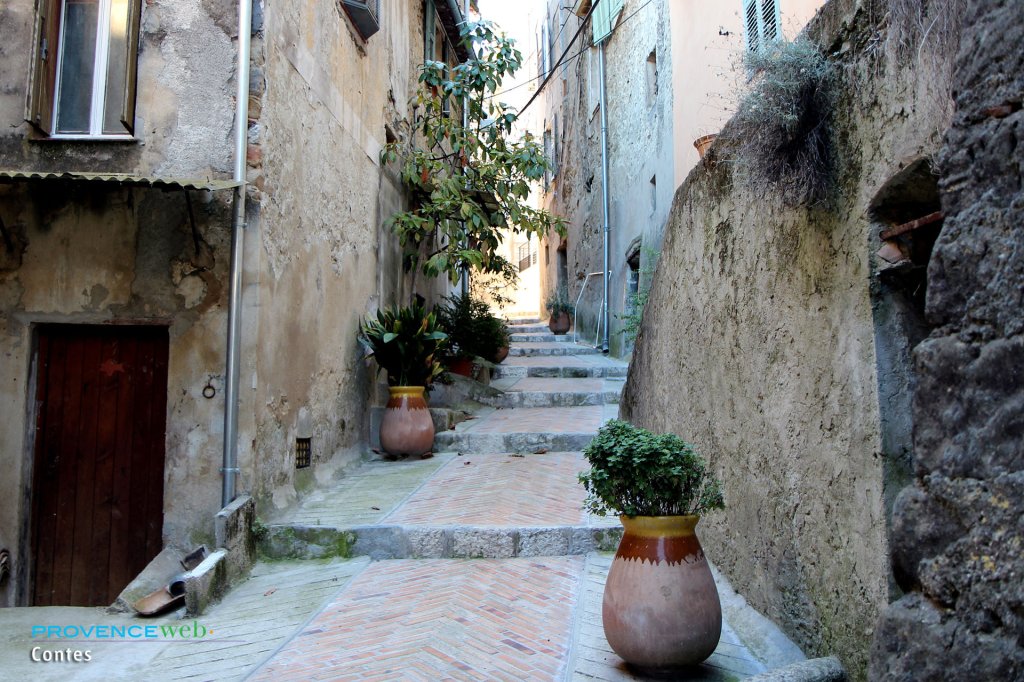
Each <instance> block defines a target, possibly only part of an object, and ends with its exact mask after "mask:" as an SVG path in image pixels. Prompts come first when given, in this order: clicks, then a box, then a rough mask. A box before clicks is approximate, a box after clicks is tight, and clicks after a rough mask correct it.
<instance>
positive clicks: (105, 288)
mask: <svg viewBox="0 0 1024 682" xmlns="http://www.w3.org/2000/svg"><path fill="white" fill-rule="evenodd" d="M236 14H237V3H236V2H233V1H231V2H229V1H228V0H203V1H200V0H147V2H144V3H143V9H142V35H141V40H140V46H139V58H138V74H139V77H138V97H137V120H136V123H137V125H136V139H134V140H133V141H128V142H123V141H118V142H110V141H107V142H83V141H74V142H71V141H59V140H52V139H51V140H46V139H40V138H39V137H38V136H37V135H36V134H35V132H34V131H33V129H32V128H31V126H30V125H29V124H28V123H26V122H25V121H24V120H23V116H24V113H25V101H26V91H27V86H28V75H29V74H28V72H29V64H30V57H31V47H32V33H33V23H34V19H35V3H34V1H33V0H8V1H7V2H4V3H3V4H2V6H0V84H2V85H0V168H3V169H5V170H6V169H14V170H29V171H58V170H76V171H102V172H111V173H132V174H139V175H163V176H186V177H196V176H211V177H220V178H226V177H229V176H230V171H231V167H232V148H231V137H232V126H233V115H234V71H235V70H234V62H235V54H236V46H237V36H236V33H237V16H236ZM191 196H192V203H193V207H194V214H195V218H196V228H197V231H198V239H199V251H198V252H197V251H196V247H195V242H194V241H193V236H192V230H191V227H190V224H189V219H188V215H187V211H186V204H185V198H184V195H183V194H182V193H181V192H161V191H158V190H149V189H127V188H119V187H115V186H110V185H93V184H89V185H81V184H79V185H74V184H68V183H63V182H60V183H58V182H49V181H48V182H42V183H38V182H32V183H13V184H0V219H2V220H3V221H4V224H5V226H6V227H7V228H8V229H9V230H10V231H11V233H12V234H13V235H15V236H14V242H15V247H16V248H15V249H14V250H13V252H12V250H11V249H9V248H7V247H6V245H2V244H0V393H2V396H0V399H2V401H3V405H4V409H3V412H2V415H0V443H2V444H3V445H2V450H0V467H3V469H4V470H5V471H6V472H10V474H11V475H10V476H7V475H5V476H4V477H3V479H2V482H0V544H2V545H3V546H5V547H9V548H10V549H11V550H12V551H13V552H14V557H13V565H14V567H15V572H16V578H17V579H16V580H15V581H11V582H10V583H8V584H7V585H6V586H5V587H4V588H3V591H2V592H0V605H13V604H15V603H16V602H17V601H18V600H19V598H20V599H22V600H23V599H24V596H23V595H22V596H21V597H19V596H18V595H17V594H16V593H15V592H16V588H19V587H20V588H21V589H24V588H25V586H26V585H25V580H26V571H27V566H26V561H25V560H24V559H25V557H24V556H23V554H22V552H23V550H24V549H25V544H24V543H25V542H27V539H28V532H29V531H28V529H29V527H30V526H29V522H30V518H29V514H30V510H31V505H30V498H29V494H30V492H31V491H30V486H29V482H30V481H31V477H30V471H31V463H32V443H31V442H30V439H29V438H28V434H30V433H31V431H30V427H29V422H28V419H29V416H30V415H29V412H30V405H31V400H32V397H33V396H34V390H35V387H34V386H33V385H32V377H31V374H30V371H31V364H32V361H33V353H34V336H33V325H34V324H36V323H41V322H57V323H97V322H111V321H120V322H124V321H133V322H137V323H142V324H145V323H154V322H159V323H162V324H166V323H168V322H169V323H170V366H169V389H168V390H169V396H168V397H169V400H168V408H167V438H166V478H165V489H164V500H165V502H164V540H165V542H167V543H170V544H176V545H181V546H184V545H187V544H189V543H192V542H204V541H205V542H212V540H213V514H214V513H215V512H216V511H217V510H218V509H219V508H220V480H221V477H220V471H219V468H220V453H221V447H222V440H221V439H222V431H223V410H224V402H223V377H222V375H223V372H224V345H225V342H224V331H225V329H226V324H227V323H226V316H225V311H226V294H227V291H226V290H227V263H228V254H227V242H228V241H229V236H228V235H229V234H230V212H229V210H228V204H229V202H230V195H227V194H221V195H216V196H214V195H212V194H210V193H206V192H192V193H191ZM210 377H213V379H212V384H213V385H214V386H215V388H216V389H217V395H216V397H215V398H214V399H206V398H203V397H202V395H201V392H202V389H203V387H204V386H205V385H206V383H207V381H208V380H210ZM19 582H20V585H19V584H18V583H19Z"/></svg>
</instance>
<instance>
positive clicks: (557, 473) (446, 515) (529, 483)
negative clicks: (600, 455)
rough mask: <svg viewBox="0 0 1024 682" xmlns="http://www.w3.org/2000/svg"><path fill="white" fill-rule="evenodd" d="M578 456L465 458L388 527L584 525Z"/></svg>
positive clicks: (405, 507) (434, 479)
mask: <svg viewBox="0 0 1024 682" xmlns="http://www.w3.org/2000/svg"><path fill="white" fill-rule="evenodd" d="M585 468H586V460H584V459H583V456H582V455H581V454H579V453H575V452H570V453H548V454H545V455H528V456H525V457H512V456H509V455H504V454H499V455H464V456H462V457H456V458H454V459H453V460H452V461H450V462H449V464H448V465H446V466H445V467H444V468H443V469H442V470H441V471H439V472H438V473H437V475H435V476H433V477H432V478H431V479H430V480H429V481H428V482H427V483H425V484H424V485H423V487H421V488H420V489H419V490H417V491H416V493H415V494H413V495H412V496H411V497H410V498H409V499H408V500H407V501H406V502H405V503H404V504H403V505H402V506H401V508H400V509H398V510H396V511H395V512H394V513H392V514H390V515H388V516H386V517H385V519H384V521H385V522H386V523H414V524H419V523H429V524H433V525H438V524H458V525H478V526H551V525H576V524H582V523H586V521H587V515H586V513H585V512H584V511H583V498H584V497H585V495H584V491H583V488H582V487H581V486H580V485H579V484H578V483H577V482H576V475H577V473H579V472H580V471H582V470H583V469H585Z"/></svg>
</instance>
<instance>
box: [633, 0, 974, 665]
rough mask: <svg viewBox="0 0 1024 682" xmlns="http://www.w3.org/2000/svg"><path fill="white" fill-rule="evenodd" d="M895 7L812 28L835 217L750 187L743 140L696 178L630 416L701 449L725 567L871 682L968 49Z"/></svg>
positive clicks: (742, 588)
mask: <svg viewBox="0 0 1024 682" xmlns="http://www.w3.org/2000/svg"><path fill="white" fill-rule="evenodd" d="M892 6H893V5H892V4H891V3H889V2H887V1H882V0H833V1H832V2H829V3H828V4H826V5H825V6H824V7H823V8H822V9H821V10H820V11H819V13H818V15H817V16H816V17H815V19H814V20H813V21H812V22H811V24H810V25H809V26H808V27H807V29H806V34H807V37H808V38H809V39H810V40H811V41H812V42H813V43H815V44H816V45H818V46H819V50H820V53H821V54H824V55H828V58H829V61H830V63H831V64H832V69H833V73H834V75H835V78H836V79H837V81H836V83H837V87H836V90H835V92H836V93H837V94H836V97H835V99H834V100H833V103H832V104H831V105H829V117H830V118H829V120H830V123H829V124H828V125H829V129H830V130H831V134H830V136H829V138H828V139H829V142H828V145H829V147H830V149H831V151H832V152H834V156H833V158H834V160H835V166H834V167H833V168H832V170H831V178H832V183H833V185H832V195H831V197H830V198H829V199H828V200H827V201H825V202H823V203H820V204H816V205H810V204H808V203H797V204H796V205H793V204H790V203H787V202H786V201H784V200H783V197H782V196H781V192H780V191H779V190H778V189H775V190H773V189H772V187H773V185H769V186H767V188H766V186H765V185H764V184H758V183H755V182H754V181H752V179H751V176H750V174H749V173H746V172H744V170H743V169H744V167H745V164H747V163H749V160H748V159H746V157H742V156H741V155H742V154H743V151H742V149H743V145H744V141H745V139H746V136H747V135H749V134H750V131H749V130H748V129H743V128H739V127H738V126H737V124H736V121H733V122H730V123H729V124H726V126H725V127H724V129H723V130H722V133H721V135H720V136H719V138H718V140H717V141H716V143H715V145H714V146H713V147H712V148H711V150H710V151H709V154H708V156H707V157H706V158H705V159H704V162H702V163H701V164H699V165H697V166H696V167H695V168H694V169H693V170H692V171H691V172H690V174H689V176H688V177H687V179H686V181H685V182H684V183H683V185H682V186H681V187H680V189H679V191H678V193H677V194H676V197H675V201H674V203H673V206H672V209H671V212H670V214H669V217H668V221H667V226H666V229H665V238H664V243H663V247H662V253H661V258H660V261H659V264H658V269H657V273H656V275H655V277H654V281H653V286H652V289H651V297H650V301H649V303H648V306H647V308H646V310H645V313H644V318H643V322H642V325H641V329H640V336H639V338H638V340H637V344H636V348H635V350H634V354H633V361H632V365H631V367H630V375H629V378H628V380H627V385H626V388H625V391H624V394H623V398H622V405H621V411H620V414H621V415H622V416H623V417H624V418H626V419H628V420H630V421H633V422H635V423H637V424H639V425H641V426H645V427H648V428H651V429H653V430H656V431H671V432H674V433H677V434H679V435H681V436H683V437H684V438H686V439H687V440H690V441H692V442H694V443H695V444H696V445H697V449H698V450H699V451H700V452H701V453H702V454H704V455H705V456H706V457H707V458H708V459H709V460H710V461H711V463H712V464H713V466H714V468H715V469H716V471H717V472H718V473H719V475H720V476H721V478H722V480H723V483H724V489H725V496H726V505H727V506H726V509H725V511H724V512H722V513H716V514H714V515H710V516H709V518H707V519H705V520H704V521H702V523H701V527H702V529H703V530H702V531H701V538H702V543H703V544H704V546H705V549H706V550H707V552H708V556H709V558H710V559H711V560H712V561H713V562H714V563H716V565H718V567H719V568H720V569H721V570H722V571H723V572H724V573H725V574H726V575H727V576H728V577H729V578H730V580H731V581H732V584H733V585H734V586H735V587H736V589H737V591H738V592H740V593H741V594H743V595H744V596H745V597H746V598H747V600H748V601H750V602H751V603H752V604H753V605H754V606H755V607H756V608H757V609H758V610H760V611H762V612H763V613H765V614H766V615H768V616H769V617H770V618H772V619H773V620H775V621H776V622H778V623H779V624H780V625H781V626H782V627H783V628H784V629H785V630H786V631H787V633H788V634H789V635H790V636H791V637H793V638H794V640H795V641H796V642H797V643H798V644H800V645H801V647H802V648H803V649H804V650H805V651H806V652H807V653H808V655H812V654H813V655H830V654H835V655H838V656H839V657H840V658H841V659H842V661H843V663H844V664H845V666H846V667H847V669H848V670H849V672H850V673H851V675H852V677H853V678H855V679H864V678H865V677H866V675H867V666H868V653H869V650H870V646H871V641H872V636H873V633H874V631H875V627H876V623H877V621H878V617H879V615H880V614H881V613H882V611H883V610H884V609H885V607H886V605H887V604H888V603H889V602H890V601H892V600H895V599H898V598H899V597H900V596H901V594H902V592H901V590H902V589H904V587H905V586H906V583H904V582H897V581H894V580H892V579H891V578H890V571H889V560H890V553H891V552H895V551H896V546H895V545H894V542H895V539H894V538H895V537H896V536H895V533H896V532H897V531H896V529H894V526H893V522H892V507H893V503H894V500H895V499H896V496H897V495H898V494H899V491H900V490H901V489H902V488H903V487H904V486H905V485H907V483H909V482H910V481H911V480H912V475H913V472H914V470H915V468H914V467H915V464H914V462H915V457H919V456H920V452H919V451H920V448H921V447H922V443H921V441H920V429H921V427H922V425H923V424H924V425H926V424H927V421H926V420H925V416H924V414H922V412H921V408H918V409H917V412H916V413H912V412H911V411H910V405H911V400H912V397H913V390H914V386H915V385H916V384H917V383H918V381H922V382H924V384H926V383H927V380H926V379H925V378H924V377H923V376H921V377H919V376H918V373H917V371H916V370H915V365H914V363H913V362H912V361H911V357H910V349H911V348H912V347H913V346H914V345H915V344H917V343H918V342H919V341H920V340H921V339H922V338H924V337H925V336H927V335H928V334H929V333H930V331H931V327H932V325H933V324H934V322H933V321H932V320H930V319H929V317H928V316H926V315H925V310H924V301H925V299H926V298H927V299H928V300H929V305H932V304H931V300H932V297H933V295H935V294H934V292H933V289H932V284H931V283H930V282H929V283H927V285H925V282H924V278H923V273H924V272H925V270H926V269H927V268H929V267H931V268H932V272H934V268H936V267H937V266H936V263H935V259H936V257H940V258H941V256H932V254H931V249H932V245H933V244H934V243H935V239H936V236H937V234H938V229H939V226H940V225H941V210H940V209H941V207H940V205H939V201H938V196H939V195H938V187H937V184H936V176H935V173H934V165H933V164H934V159H935V158H936V157H937V154H938V151H939V150H940V148H941V144H942V135H943V132H944V131H945V130H946V128H947V126H948V125H949V121H950V117H951V112H952V102H951V99H950V64H951V61H952V57H953V54H954V53H955V42H953V41H952V40H951V39H942V38H941V36H939V37H936V36H937V35H938V34H927V35H931V36H932V38H931V39H924V40H921V39H920V36H921V34H920V33H915V29H916V28H917V26H918V24H916V23H914V24H913V25H908V24H907V23H906V21H907V17H904V19H902V20H900V19H898V18H897V16H896V14H895V13H893V12H892V11H891V9H892ZM932 11H933V12H935V11H938V12H942V11H943V10H942V8H938V7H932ZM909 16H912V15H909ZM918 18H922V17H921V15H918ZM923 18H924V19H926V20H927V21H932V20H934V19H935V15H924V16H923ZM901 22H902V23H901ZM954 30H955V27H950V31H954ZM954 37H955V36H954ZM774 187H776V188H777V187H778V186H777V185H774ZM926 218H927V220H926ZM935 221H938V222H935ZM944 229H945V228H944ZM896 235H898V236H896ZM883 236H885V239H883V238H882V237H883ZM890 249H895V250H896V256H893V255H892V253H891V252H890ZM937 253H941V250H940V251H938V252H937ZM883 256H886V257H885V258H883ZM886 258H888V260H887V259H886ZM930 258H931V264H930V265H929V259H930ZM917 367H918V370H919V369H920V367H921V365H920V362H918V364H917ZM924 384H923V385H924ZM929 414H930V413H929ZM915 428H916V429H917V430H918V434H919V435H918V438H917V440H916V441H915V439H914V438H913V437H912V435H913V433H914V430H915ZM915 450H917V452H915ZM916 466H917V467H918V470H919V469H920V466H921V465H920V464H917V465H916ZM897 527H898V524H897ZM891 548H892V549H891ZM929 556H930V555H929ZM906 679H909V678H906ZM919 679H923V678H919Z"/></svg>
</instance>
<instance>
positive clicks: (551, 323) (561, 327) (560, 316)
mask: <svg viewBox="0 0 1024 682" xmlns="http://www.w3.org/2000/svg"><path fill="white" fill-rule="evenodd" d="M570 325H571V321H570V319H569V313H567V312H565V311H564V310H563V311H561V312H558V313H552V314H551V317H549V318H548V329H550V330H551V333H552V334H565V333H566V332H568V331H569V326H570Z"/></svg>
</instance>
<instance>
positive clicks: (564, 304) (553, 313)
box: [545, 288, 573, 335]
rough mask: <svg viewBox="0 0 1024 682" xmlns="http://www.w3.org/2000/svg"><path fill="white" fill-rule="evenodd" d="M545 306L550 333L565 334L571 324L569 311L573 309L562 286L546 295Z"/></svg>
mask: <svg viewBox="0 0 1024 682" xmlns="http://www.w3.org/2000/svg"><path fill="white" fill-rule="evenodd" d="M545 307H546V308H547V309H548V315H549V316H548V329H550V330H551V333H552V334H559V335H561V334H566V333H568V331H569V328H570V327H571V326H572V317H571V316H570V313H571V312H572V310H573V305H572V301H570V300H569V295H568V293H567V292H566V290H565V289H564V288H559V289H558V290H556V291H555V293H553V294H551V296H549V297H548V300H547V303H546V304H545Z"/></svg>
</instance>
